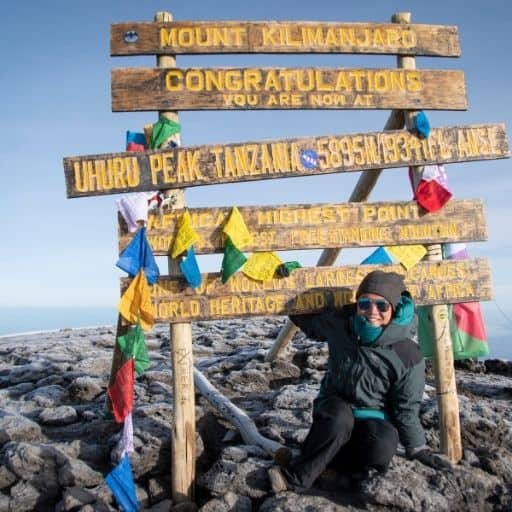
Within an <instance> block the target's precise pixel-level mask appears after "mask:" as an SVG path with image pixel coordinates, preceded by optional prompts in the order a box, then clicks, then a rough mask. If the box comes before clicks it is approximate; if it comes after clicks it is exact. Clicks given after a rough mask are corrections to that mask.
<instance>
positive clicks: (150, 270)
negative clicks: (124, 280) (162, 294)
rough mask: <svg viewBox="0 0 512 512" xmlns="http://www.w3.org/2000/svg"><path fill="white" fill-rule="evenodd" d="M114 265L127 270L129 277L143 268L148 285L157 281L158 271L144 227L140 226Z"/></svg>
mask: <svg viewBox="0 0 512 512" xmlns="http://www.w3.org/2000/svg"><path fill="white" fill-rule="evenodd" d="M116 266H117V267H119V268H120V269H121V270H124V271H125V272H127V273H128V274H129V275H130V276H131V277H134V276H136V275H137V274H138V273H139V272H140V270H141V269H143V270H144V274H145V275H146V279H147V280H148V283H149V284H150V285H153V284H155V283H156V282H157V280H158V278H159V277H160V271H159V269H158V265H157V264H156V261H155V257H154V256H153V251H152V250H151V246H150V245H149V242H148V239H147V238H146V228H140V229H139V230H138V231H137V233H136V234H135V236H134V237H133V239H132V241H131V242H130V243H129V244H128V245H127V246H126V248H125V250H124V251H123V252H122V253H121V256H119V259H118V260H117V263H116Z"/></svg>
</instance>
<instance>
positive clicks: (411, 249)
mask: <svg viewBox="0 0 512 512" xmlns="http://www.w3.org/2000/svg"><path fill="white" fill-rule="evenodd" d="M385 249H386V251H388V252H389V254H391V255H392V256H394V257H395V258H396V259H397V260H398V261H399V262H400V263H401V264H402V265H403V266H404V267H405V270H409V269H410V268H412V267H414V265H416V264H417V263H419V261H420V260H421V258H423V256H425V254H427V249H425V247H424V246H423V245H398V246H393V247H386V248H385Z"/></svg>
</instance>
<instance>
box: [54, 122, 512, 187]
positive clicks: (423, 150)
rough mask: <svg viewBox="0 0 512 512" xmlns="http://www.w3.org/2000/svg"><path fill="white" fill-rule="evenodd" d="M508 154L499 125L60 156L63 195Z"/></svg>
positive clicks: (366, 168) (503, 127) (379, 167)
mask: <svg viewBox="0 0 512 512" xmlns="http://www.w3.org/2000/svg"><path fill="white" fill-rule="evenodd" d="M509 156H510V152H509V147H508V142H507V137H506V133H505V126H504V124H482V125H468V126H454V127H447V128H434V129H432V131H431V133H430V136H429V137H428V139H419V138H418V137H416V136H415V135H412V134H411V133H409V132H407V131H404V130H395V131H386V132H373V133H359V134H352V135H329V136H320V137H309V138H295V139H282V140H269V141H260V142H242V143H237V144H223V145H221V144H215V145H208V146H191V147H183V148H175V149H163V150H162V149H161V150H154V151H144V152H125V153H109V154H102V155H87V156H76V157H68V158H64V171H65V177H66V190H67V196H68V197H85V196H97V195H106V194H118V193H123V192H141V191H149V190H158V189H170V188H185V187H193V186H198V185H214V184H219V183H234V182H240V181H254V180H262V179H272V178H288V177H294V176H295V177H296V176H308V175H317V174H327V173H334V172H352V171H362V170H370V169H386V168H393V167H406V166H409V165H428V164H433V163H450V162H467V161H474V160H491V159H498V158H508V157H509Z"/></svg>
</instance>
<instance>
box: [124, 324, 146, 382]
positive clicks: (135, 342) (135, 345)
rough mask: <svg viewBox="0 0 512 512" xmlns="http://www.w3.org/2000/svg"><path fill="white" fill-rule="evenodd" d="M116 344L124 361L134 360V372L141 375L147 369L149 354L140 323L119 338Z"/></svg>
mask: <svg viewBox="0 0 512 512" xmlns="http://www.w3.org/2000/svg"><path fill="white" fill-rule="evenodd" d="M117 343H119V347H120V348H121V352H122V353H123V356H124V357H125V358H126V359H131V358H133V359H134V363H135V371H136V372H137V374H138V375H142V374H143V373H144V370H146V369H147V368H149V354H148V349H147V347H146V342H145V341H144V331H143V330H142V327H141V325H140V322H137V325H135V326H134V327H133V328H132V329H130V330H129V331H128V332H127V333H126V334H125V335H124V336H119V337H118V338H117Z"/></svg>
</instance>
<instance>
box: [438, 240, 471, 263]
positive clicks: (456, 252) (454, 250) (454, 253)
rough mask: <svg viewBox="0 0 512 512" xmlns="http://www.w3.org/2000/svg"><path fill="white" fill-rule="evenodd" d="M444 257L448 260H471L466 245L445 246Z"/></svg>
mask: <svg viewBox="0 0 512 512" xmlns="http://www.w3.org/2000/svg"><path fill="white" fill-rule="evenodd" d="M443 257H444V258H445V259H447V260H466V259H468V258H469V255H468V251H467V249H466V244H463V243H459V244H443Z"/></svg>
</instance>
